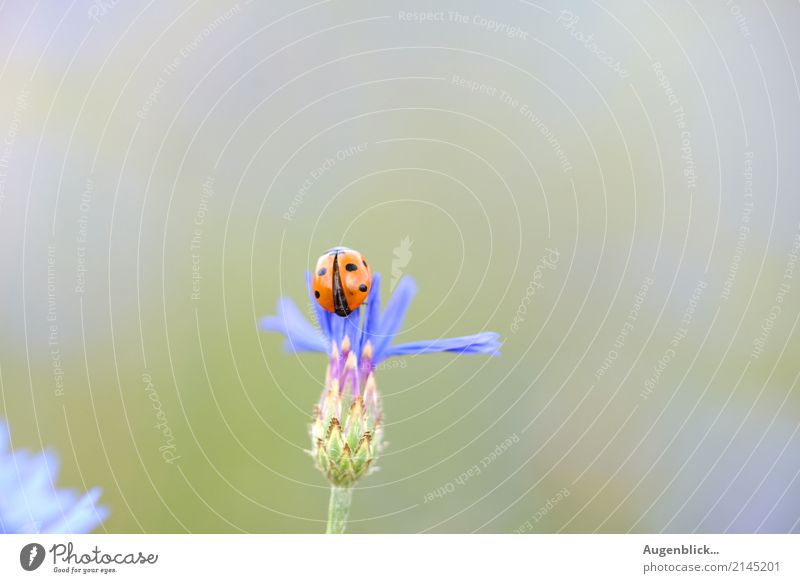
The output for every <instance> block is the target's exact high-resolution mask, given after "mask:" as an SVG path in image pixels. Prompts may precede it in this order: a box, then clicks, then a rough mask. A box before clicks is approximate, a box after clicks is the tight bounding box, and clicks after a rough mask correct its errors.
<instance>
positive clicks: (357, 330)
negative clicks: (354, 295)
mask: <svg viewBox="0 0 800 583" xmlns="http://www.w3.org/2000/svg"><path fill="white" fill-rule="evenodd" d="M339 319H340V320H342V321H343V322H344V324H343V325H342V333H343V334H346V335H347V337H348V338H350V345H351V346H352V348H351V350H353V352H355V353H356V354H357V355H360V354H361V307H358V308H356V309H355V310H353V312H352V313H351V314H350V315H349V316H347V317H346V318H339ZM342 338H344V336H342Z"/></svg>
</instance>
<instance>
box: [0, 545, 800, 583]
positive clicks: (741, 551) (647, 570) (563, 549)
mask: <svg viewBox="0 0 800 583" xmlns="http://www.w3.org/2000/svg"><path fill="white" fill-rule="evenodd" d="M798 551H800V535H650V534H647V535H645V534H641V535H343V536H324V535H258V534H254V535H75V536H72V535H66V536H60V535H4V536H0V582H3V583H5V582H12V581H13V582H17V581H50V580H58V581H64V580H70V581H87V580H91V581H97V580H102V581H114V582H120V583H121V582H123V581H137V582H139V581H147V582H148V583H152V582H156V581H171V582H174V581H186V580H201V581H213V580H226V581H251V580H257V581H280V582H284V581H287V582H288V581H291V582H294V581H314V582H315V583H319V582H320V581H349V582H353V581H359V580H363V581H365V582H366V581H369V582H376V583H383V582H394V581H398V582H400V581H402V582H403V583H408V581H409V578H410V577H414V578H415V579H416V580H417V581H421V582H422V581H459V582H460V581H498V582H499V581H543V582H551V581H615V582H616V581H677V580H685V581H703V582H705V581H742V582H744V581H762V582H766V581H792V582H796V581H800V568H798V567H799V566H800V557H798V554H799V553H798Z"/></svg>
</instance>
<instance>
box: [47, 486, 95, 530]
mask: <svg viewBox="0 0 800 583" xmlns="http://www.w3.org/2000/svg"><path fill="white" fill-rule="evenodd" d="M99 499H100V488H93V489H92V490H90V491H89V492H87V493H86V494H85V495H84V496H83V498H81V499H80V500H78V501H77V502H76V503H75V504H73V505H72V507H71V508H69V509H65V511H64V514H63V516H61V517H60V518H59V519H58V520H56V521H54V522H53V523H52V524H50V525H48V527H47V532H48V533H50V534H69V533H73V534H85V533H87V532H89V531H91V530H93V529H94V528H95V527H96V526H97V525H98V524H100V523H101V522H103V521H104V520H105V519H106V518H107V517H108V510H107V509H106V508H104V507H102V506H97V501H98V500H99Z"/></svg>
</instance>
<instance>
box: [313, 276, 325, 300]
mask: <svg viewBox="0 0 800 583" xmlns="http://www.w3.org/2000/svg"><path fill="white" fill-rule="evenodd" d="M322 275H325V274H324V273H323V274H322ZM314 297H315V298H319V292H318V291H317V290H314Z"/></svg>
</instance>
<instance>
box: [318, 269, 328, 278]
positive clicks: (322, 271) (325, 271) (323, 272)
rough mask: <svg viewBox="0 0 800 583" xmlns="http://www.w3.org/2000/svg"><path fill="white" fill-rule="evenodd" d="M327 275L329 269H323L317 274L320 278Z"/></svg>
mask: <svg viewBox="0 0 800 583" xmlns="http://www.w3.org/2000/svg"><path fill="white" fill-rule="evenodd" d="M326 273H328V270H327V269H325V268H324V267H323V268H322V269H320V270H319V271H318V272H317V275H319V276H320V277H322V276H323V275H325V274H326Z"/></svg>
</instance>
